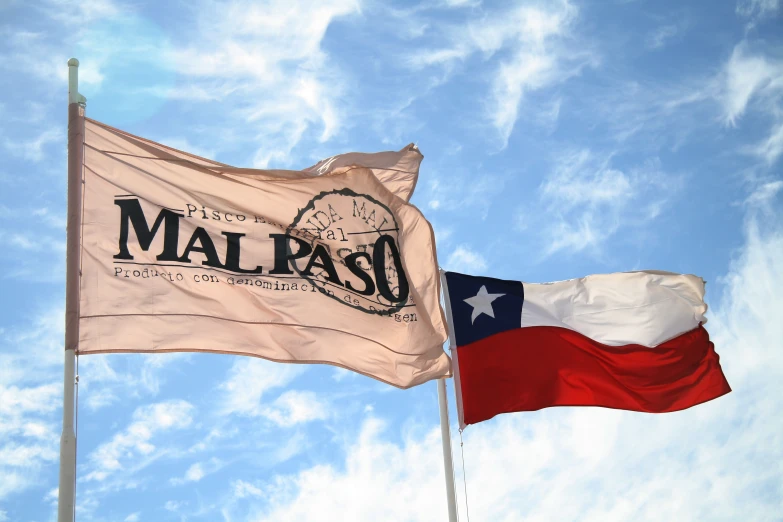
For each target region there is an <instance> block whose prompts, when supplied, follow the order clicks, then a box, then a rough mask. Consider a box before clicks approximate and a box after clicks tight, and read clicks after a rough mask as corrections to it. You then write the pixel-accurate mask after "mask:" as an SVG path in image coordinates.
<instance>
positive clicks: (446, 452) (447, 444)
mask: <svg viewBox="0 0 783 522" xmlns="http://www.w3.org/2000/svg"><path fill="white" fill-rule="evenodd" d="M438 405H439V406H440V436H441V440H442V441H443V469H444V471H445V473H446V502H447V503H448V506H449V522H457V495H456V493H455V491H454V462H453V460H452V458H451V428H450V426H449V403H448V399H447V398H446V379H438Z"/></svg>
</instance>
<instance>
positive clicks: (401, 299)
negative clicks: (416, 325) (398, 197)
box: [286, 189, 410, 315]
mask: <svg viewBox="0 0 783 522" xmlns="http://www.w3.org/2000/svg"><path fill="white" fill-rule="evenodd" d="M287 236H288V239H287V246H286V248H287V249H288V252H287V253H286V255H287V257H288V258H289V259H291V267H292V268H293V269H294V270H296V272H297V273H298V274H299V275H300V276H301V277H303V278H304V279H307V280H308V281H309V282H310V283H311V284H313V285H314V286H316V287H317V288H318V289H319V290H320V292H321V293H323V294H324V295H327V296H329V297H331V298H333V299H336V300H337V301H339V302H341V303H342V304H344V305H347V306H350V307H352V308H355V309H357V310H361V311H363V312H367V313H371V314H379V315H391V314H393V313H396V312H398V311H400V310H401V309H402V308H403V307H404V306H405V304H406V302H408V300H409V297H410V287H409V284H408V278H407V276H406V274H405V270H404V267H403V264H402V257H401V256H400V247H399V241H398V236H399V225H398V224H397V220H396V218H395V217H394V214H393V213H392V211H391V210H390V209H389V207H387V206H386V205H384V204H383V203H381V202H380V201H378V200H376V199H375V198H373V197H372V196H368V195H366V194H357V193H356V192H354V191H352V190H350V189H340V190H333V191H330V192H321V193H320V194H319V195H317V196H316V197H314V198H313V199H312V200H311V201H310V202H309V203H308V204H307V206H305V208H303V209H302V210H300V211H299V213H298V215H297V216H296V218H295V219H294V221H293V222H292V223H291V225H290V226H289V227H288V230H287Z"/></svg>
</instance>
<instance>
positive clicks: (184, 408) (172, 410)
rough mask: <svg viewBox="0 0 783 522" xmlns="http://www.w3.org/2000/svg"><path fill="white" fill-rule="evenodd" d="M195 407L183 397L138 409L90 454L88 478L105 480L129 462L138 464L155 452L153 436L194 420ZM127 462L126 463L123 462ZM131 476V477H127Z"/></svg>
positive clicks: (187, 424)
mask: <svg viewBox="0 0 783 522" xmlns="http://www.w3.org/2000/svg"><path fill="white" fill-rule="evenodd" d="M192 414H193V406H192V405H191V404H190V403H188V402H185V401H182V400H172V401H165V402H159V403H155V404H150V405H147V406H142V407H140V408H137V409H136V411H135V412H134V413H133V422H132V423H131V424H129V425H128V427H127V428H126V429H124V430H123V431H121V432H119V433H117V434H115V435H114V437H112V439H111V440H110V441H109V442H106V443H104V444H101V445H100V446H98V448H96V449H95V450H94V451H93V452H92V453H91V454H90V455H89V456H88V457H87V460H88V462H89V466H90V468H91V469H90V472H89V473H88V474H87V476H86V477H85V480H86V481H88V482H89V481H93V480H97V481H103V480H105V479H106V478H107V477H108V476H110V475H112V474H113V473H115V472H118V471H121V470H123V469H124V468H125V465H128V464H131V466H132V467H138V466H139V464H138V461H139V460H140V459H142V458H143V457H150V456H152V455H153V452H155V450H156V447H155V445H154V444H153V442H152V440H153V438H154V437H155V436H156V435H158V434H159V433H162V432H166V431H169V430H174V429H183V428H186V427H188V426H190V424H191V422H192V421H193V417H192ZM123 462H124V463H125V464H123ZM126 478H127V477H126Z"/></svg>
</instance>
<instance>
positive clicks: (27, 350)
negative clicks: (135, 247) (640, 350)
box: [0, 0, 783, 522]
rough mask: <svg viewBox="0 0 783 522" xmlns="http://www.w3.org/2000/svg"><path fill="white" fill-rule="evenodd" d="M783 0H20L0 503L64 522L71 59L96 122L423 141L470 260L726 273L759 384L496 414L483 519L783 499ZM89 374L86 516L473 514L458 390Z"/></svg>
mask: <svg viewBox="0 0 783 522" xmlns="http://www.w3.org/2000/svg"><path fill="white" fill-rule="evenodd" d="M780 4H781V2H780V1H779V0H739V1H738V2H734V1H726V0H721V1H693V2H687V3H684V2H675V1H661V2H653V1H644V0H601V1H599V0H592V1H583V2H577V1H573V2H567V1H564V0H554V1H551V2H546V1H539V2H536V1H518V2H488V1H485V2H482V1H481V0H431V1H428V2H423V3H419V4H413V3H406V2H398V3H394V4H392V3H388V2H380V1H372V0H367V1H363V0H324V1H321V2H313V3H307V2H299V1H295V0H284V1H276V0H271V1H264V2H260V1H250V0H235V1H230V2H207V1H201V0H196V1H187V2H185V1H171V2H147V1H144V0H134V1H123V0H79V1H75V0H36V1H32V2H27V1H22V0H0V34H2V39H1V40H0V41H2V43H0V88H1V89H2V90H1V91H0V92H2V93H3V97H2V98H1V99H0V121H1V122H2V123H0V151H2V154H3V161H2V163H0V190H1V192H0V241H1V242H2V249H0V281H1V283H0V284H2V301H0V306H2V319H1V320H0V521H4V520H8V521H48V520H55V519H56V514H55V509H56V507H55V506H56V496H57V469H58V445H59V431H60V426H61V424H60V423H61V410H60V407H61V401H62V399H61V394H62V376H61V375H62V374H61V364H62V339H63V301H64V270H65V259H64V258H65V231H64V227H65V202H66V185H65V180H66V172H65V160H66V156H65V136H66V99H67V86H66V77H67V67H66V61H67V60H68V58H70V57H71V56H76V57H78V58H79V60H80V61H81V64H82V66H81V67H80V75H81V76H80V79H81V89H80V90H81V91H82V93H83V94H84V95H86V97H87V99H88V104H87V114H88V115H89V116H90V117H92V118H94V119H97V120H100V121H102V122H105V123H107V124H109V125H112V126H116V127H120V128H122V129H124V130H127V131H129V132H132V133H134V134H138V135H142V136H144V137H147V138H150V139H153V140H156V141H160V142H163V143H166V144H169V145H172V146H175V147H178V148H182V149H185V150H188V151H190V152H194V153H197V154H201V155H205V156H208V157H211V158H214V159H216V160H218V161H221V162H224V163H229V164H232V165H236V166H246V167H258V168H264V167H278V168H300V167H306V166H309V165H311V164H313V163H314V162H315V161H317V160H319V159H321V158H324V157H327V156H330V155H333V154H336V153H340V152H346V151H367V152H371V151H377V150H389V149H394V150H398V149H400V148H401V147H403V146H404V145H406V144H407V143H409V142H416V143H417V144H418V146H419V147H420V149H421V150H422V152H423V153H424V156H425V159H424V162H423V164H422V168H421V174H420V179H419V183H418V186H417V189H416V193H415V195H414V197H413V200H412V201H413V203H414V204H416V205H417V206H418V207H419V208H420V209H422V211H423V212H424V213H425V215H426V216H427V217H428V219H429V220H430V221H431V222H432V224H433V226H434V228H435V231H436V237H437V242H438V255H439V259H440V263H441V265H442V266H443V267H445V268H448V269H453V270H458V271H464V272H467V273H473V274H481V275H492V276H496V277H502V278H510V279H520V280H523V281H529V282H542V281H552V280H560V279H566V278H570V277H576V276H582V275H586V274H590V273H600V272H613V271H625V270H634V269H642V268H653V269H661V270H671V271H679V272H689V273H695V274H698V275H701V276H702V277H704V278H705V279H706V280H707V281H708V284H707V290H708V292H707V301H708V304H709V305H710V312H709V313H708V317H709V318H710V322H709V323H708V325H707V327H708V330H709V331H710V334H711V336H712V339H713V340H714V342H715V344H716V348H717V351H718V353H719V354H720V355H721V360H722V364H723V367H724V371H725V373H726V376H727V378H728V380H729V382H730V383H731V385H732V387H733V389H734V392H733V393H732V394H730V395H728V396H726V397H723V398H720V399H718V400H716V401H713V402H711V403H708V404H704V405H701V406H698V407H696V408H693V409H691V410H687V411H684V412H679V413H673V414H666V415H645V414H639V413H631V412H618V411H609V410H603V409H588V408H583V409H575V408H559V409H551V410H545V411H541V412H535V413H524V414H523V413H519V414H511V415H504V416H501V417H498V418H495V419H493V420H490V421H488V422H485V423H483V424H480V425H476V426H471V427H469V428H468V429H467V430H466V431H465V432H464V434H463V435H464V452H465V465H466V467H465V475H466V477H467V495H468V497H467V499H468V504H469V509H470V516H471V518H472V519H473V520H493V521H516V520H526V521H531V522H532V521H548V520H580V521H599V520H600V521H602V522H613V521H626V520H637V521H648V520H649V521H652V520H656V521H657V520H754V521H762V520H770V521H771V520H780V513H781V512H783V500H781V499H783V466H782V465H781V462H783V440H782V439H781V432H782V431H781V429H782V428H783V421H781V418H783V417H781V414H782V413H783V396H781V394H780V382H781V378H783V322H781V320H780V318H781V316H782V315H783V297H781V295H783V294H782V293H781V291H780V289H781V288H783V212H782V210H783V205H781V201H782V199H783V196H781V194H782V193H783V192H782V189H783V179H781V166H782V165H783V30H781V29H782V28H783V18H782V16H783V14H782V13H781V11H783V8H782V7H781V5H780ZM80 376H81V380H80V390H79V450H78V451H79V453H78V461H79V462H78V485H77V502H78V519H79V520H95V521H125V522H134V521H165V520H172V521H184V520H193V521H198V520H208V521H214V520H221V521H226V522H229V521H244V520H251V521H259V522H260V521H281V520H282V521H286V520H291V521H293V520H297V521H298V520H346V521H365V520H394V521H401V520H409V521H431V520H445V519H446V506H445V487H444V484H443V473H442V460H441V456H440V455H441V454H440V451H441V450H440V435H439V430H438V410H437V398H436V387H435V384H434V383H427V384H424V385H422V386H419V387H416V388H414V389H411V390H407V391H401V390H397V389H394V388H391V387H389V386H386V385H383V384H381V383H378V382H376V381H373V380H371V379H368V378H365V377H363V376H360V375H356V374H352V373H349V372H346V371H342V370H338V369H335V368H331V367H327V366H312V367H302V366H286V365H276V364H272V363H267V362H265V361H261V360H255V359H251V358H241V357H230V356H223V355H207V354H170V355H151V356H140V355H127V354H124V355H119V354H118V355H91V356H84V357H82V358H81V360H80ZM452 397H453V396H452ZM452 402H453V401H452ZM454 418H455V416H454V412H453V404H452V419H454ZM454 436H455V441H456V445H455V450H457V449H459V442H458V439H456V437H457V433H456V431H455V432H454ZM455 457H456V461H455V464H456V469H457V470H458V476H457V479H458V496H459V502H460V512H461V516H462V517H463V519H464V515H465V511H466V504H465V493H464V490H463V484H462V479H463V471H462V464H461V461H460V458H459V453H456V454H455Z"/></svg>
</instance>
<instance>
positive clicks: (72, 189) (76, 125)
mask: <svg viewBox="0 0 783 522" xmlns="http://www.w3.org/2000/svg"><path fill="white" fill-rule="evenodd" d="M78 68H79V60H77V59H76V58H71V59H70V60H68V222H67V242H66V268H65V364H64V371H63V432H62V436H61V437H60V492H59V497H58V500H57V520H58V522H73V519H74V506H75V501H76V433H75V431H74V428H73V417H74V409H75V401H74V388H75V386H76V382H75V381H76V370H75V361H76V347H77V346H78V344H79V276H80V274H79V272H80V245H81V228H82V227H81V221H82V212H81V209H82V163H83V160H84V104H85V102H86V101H87V100H86V99H85V98H84V96H82V95H80V94H79V69H78Z"/></svg>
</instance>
